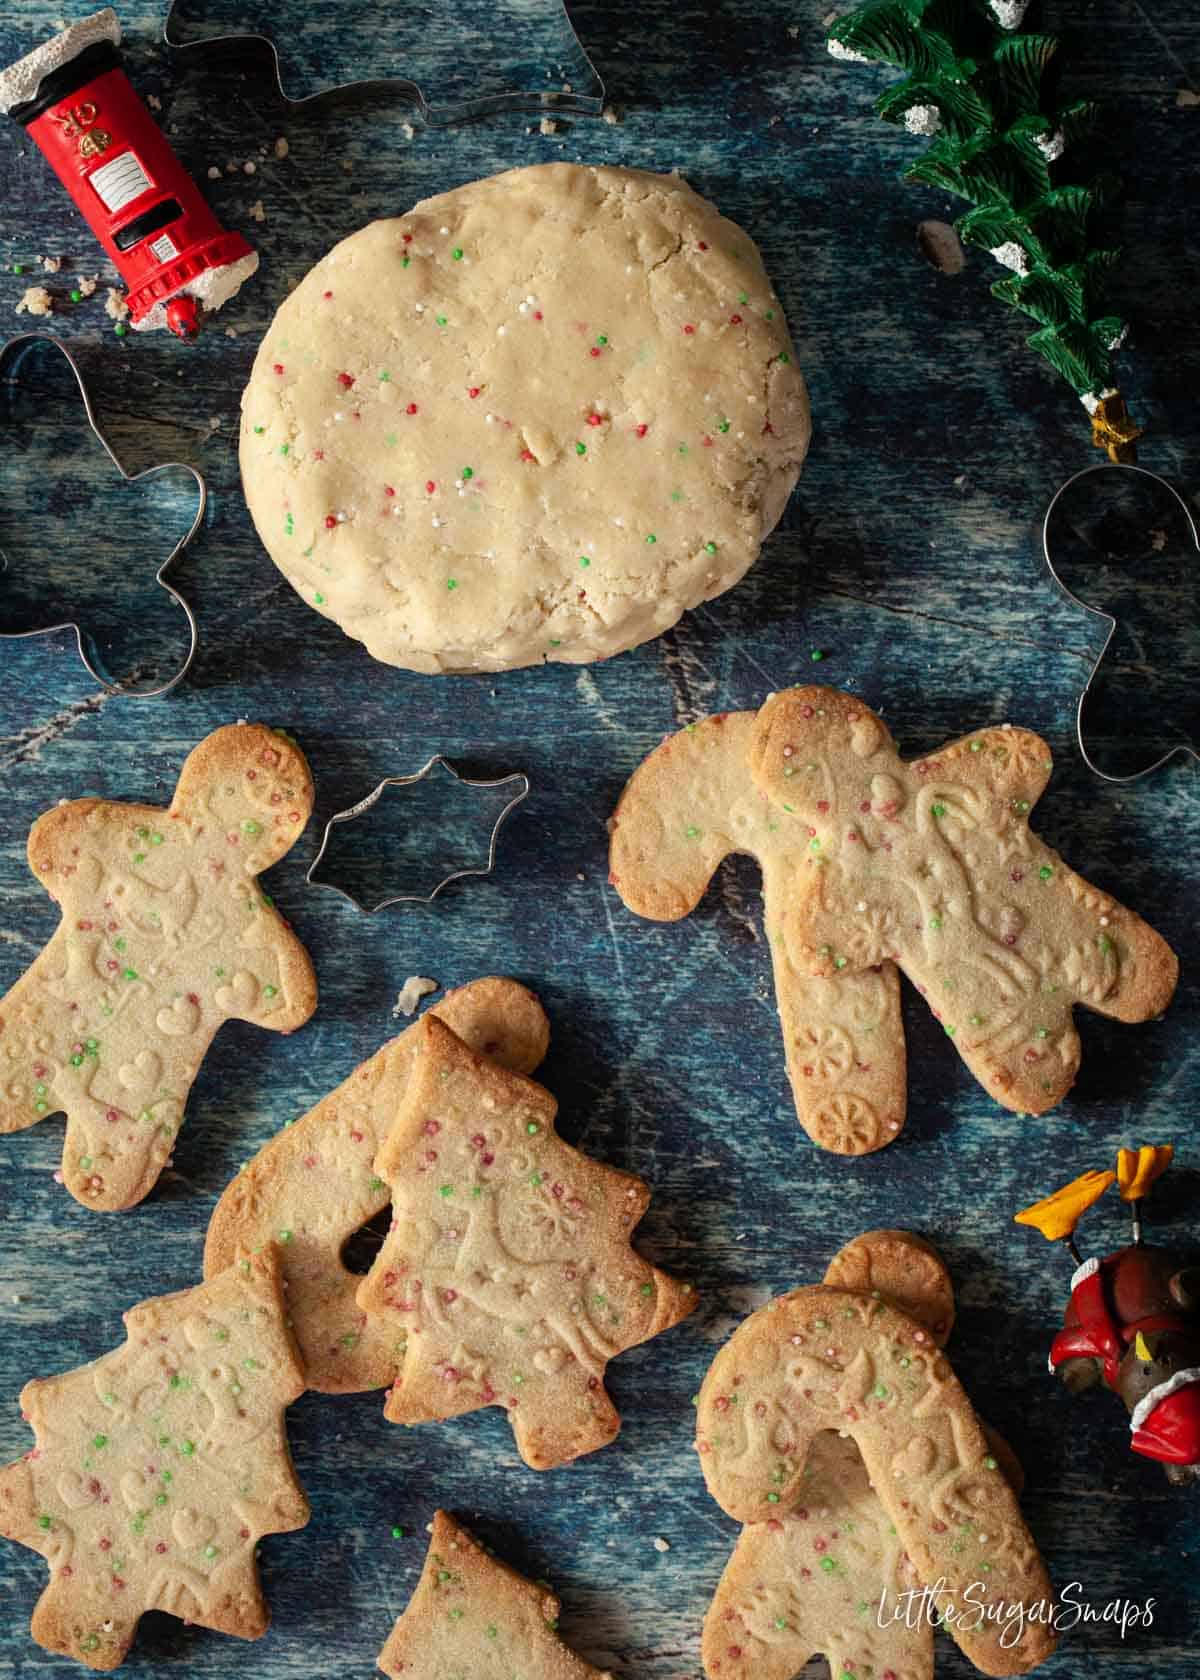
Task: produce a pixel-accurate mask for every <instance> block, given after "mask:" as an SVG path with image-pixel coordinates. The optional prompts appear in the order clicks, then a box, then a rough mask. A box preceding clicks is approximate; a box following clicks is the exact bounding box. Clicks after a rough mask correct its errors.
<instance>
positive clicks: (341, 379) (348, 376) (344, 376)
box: [338, 373, 354, 391]
mask: <svg viewBox="0 0 1200 1680" xmlns="http://www.w3.org/2000/svg"><path fill="white" fill-rule="evenodd" d="M338 384H339V385H342V386H344V387H345V388H346V390H347V391H348V390H349V389H350V387H351V385H353V384H354V375H353V374H352V373H339V374H338Z"/></svg>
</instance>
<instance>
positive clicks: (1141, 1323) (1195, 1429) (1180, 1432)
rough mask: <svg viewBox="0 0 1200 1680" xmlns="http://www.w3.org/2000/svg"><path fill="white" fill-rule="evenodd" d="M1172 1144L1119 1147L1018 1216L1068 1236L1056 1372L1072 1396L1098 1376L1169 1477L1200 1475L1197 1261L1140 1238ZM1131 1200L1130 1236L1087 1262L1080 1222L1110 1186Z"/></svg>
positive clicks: (1178, 1480)
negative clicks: (1108, 1165) (1069, 1266)
mask: <svg viewBox="0 0 1200 1680" xmlns="http://www.w3.org/2000/svg"><path fill="white" fill-rule="evenodd" d="M1173 1153H1174V1150H1173V1148H1172V1146H1171V1145H1170V1144H1164V1145H1162V1146H1159V1147H1150V1146H1146V1147H1144V1148H1141V1149H1136V1150H1134V1149H1122V1150H1120V1151H1119V1153H1118V1156H1117V1170H1116V1172H1115V1173H1114V1172H1088V1173H1084V1174H1083V1175H1082V1176H1081V1177H1079V1178H1076V1179H1073V1180H1072V1182H1071V1183H1070V1184H1067V1185H1065V1186H1064V1187H1063V1188H1062V1189H1061V1190H1057V1191H1055V1192H1054V1194H1053V1195H1051V1196H1047V1197H1046V1198H1045V1200H1044V1201H1041V1202H1036V1203H1035V1204H1034V1205H1033V1206H1032V1207H1028V1208H1025V1209H1024V1210H1023V1211H1022V1212H1021V1213H1018V1214H1017V1215H1016V1220H1017V1223H1018V1224H1019V1225H1033V1226H1035V1227H1036V1228H1037V1229H1038V1230H1039V1231H1040V1232H1041V1233H1042V1235H1043V1236H1044V1237H1046V1238H1048V1239H1049V1240H1050V1241H1052V1242H1055V1241H1059V1242H1063V1243H1065V1245H1066V1247H1067V1249H1068V1251H1069V1253H1070V1255H1071V1258H1072V1259H1073V1260H1074V1261H1075V1265H1076V1271H1075V1273H1074V1276H1073V1277H1072V1279H1071V1299H1070V1301H1069V1302H1068V1303H1067V1307H1066V1311H1065V1312H1064V1314H1063V1327H1062V1329H1061V1330H1060V1331H1059V1332H1058V1334H1057V1336H1055V1338H1054V1342H1053V1344H1052V1346H1051V1349H1050V1370H1051V1372H1057V1374H1058V1376H1059V1377H1060V1378H1061V1379H1062V1381H1063V1382H1064V1383H1065V1384H1066V1386H1067V1388H1068V1389H1069V1390H1070V1392H1071V1393H1072V1394H1081V1393H1082V1392H1083V1391H1084V1389H1087V1388H1093V1387H1094V1386H1095V1385H1096V1384H1097V1383H1102V1384H1103V1385H1104V1387H1105V1388H1108V1389H1111V1390H1112V1391H1113V1393H1114V1394H1119V1395H1120V1396H1121V1399H1122V1400H1124V1402H1125V1405H1126V1407H1127V1408H1128V1410H1129V1413H1130V1419H1129V1428H1130V1433H1131V1441H1130V1445H1131V1447H1132V1448H1133V1451H1134V1452H1135V1453H1141V1454H1142V1456H1143V1457H1144V1458H1154V1459H1157V1460H1158V1461H1159V1463H1160V1464H1162V1466H1163V1468H1164V1469H1165V1471H1166V1474H1167V1480H1168V1481H1170V1482H1172V1483H1175V1484H1182V1483H1185V1482H1195V1481H1197V1480H1200V1264H1197V1263H1196V1262H1195V1261H1190V1260H1189V1259H1188V1258H1187V1257H1186V1256H1184V1255H1182V1254H1180V1253H1179V1252H1178V1251H1177V1250H1175V1249H1168V1248H1159V1247H1157V1246H1154V1245H1152V1244H1149V1243H1145V1242H1143V1240H1142V1220H1141V1203H1142V1199H1143V1198H1144V1196H1145V1194H1146V1192H1147V1191H1148V1190H1149V1188H1150V1186H1151V1185H1152V1184H1153V1183H1154V1181H1155V1180H1156V1179H1157V1178H1159V1177H1160V1176H1161V1174H1162V1173H1164V1172H1165V1171H1166V1169H1167V1167H1168V1166H1169V1165H1170V1163H1171V1157H1172V1155H1173ZM1114 1182H1117V1183H1119V1185H1120V1190H1121V1199H1122V1201H1124V1202H1127V1203H1128V1204H1129V1208H1130V1212H1131V1215H1132V1221H1133V1241H1132V1242H1131V1243H1130V1244H1129V1245H1128V1246H1127V1247H1125V1248H1119V1249H1117V1250H1116V1251H1115V1252H1114V1253H1112V1254H1106V1255H1105V1256H1104V1258H1103V1259H1100V1260H1097V1259H1091V1260H1082V1259H1081V1257H1080V1254H1079V1250H1078V1249H1077V1248H1076V1246H1075V1239H1074V1232H1075V1227H1076V1225H1077V1224H1078V1223H1079V1220H1080V1219H1081V1218H1082V1216H1083V1215H1084V1214H1085V1213H1086V1212H1087V1210H1088V1208H1090V1207H1091V1206H1092V1205H1093V1204H1094V1203H1095V1202H1098V1201H1099V1200H1100V1197H1101V1196H1103V1195H1104V1193H1105V1191H1106V1190H1107V1189H1108V1187H1109V1185H1110V1184H1112V1183H1114Z"/></svg>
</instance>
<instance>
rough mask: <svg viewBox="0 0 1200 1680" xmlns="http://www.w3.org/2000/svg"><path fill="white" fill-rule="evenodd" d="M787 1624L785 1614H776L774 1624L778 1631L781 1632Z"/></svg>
mask: <svg viewBox="0 0 1200 1680" xmlns="http://www.w3.org/2000/svg"><path fill="white" fill-rule="evenodd" d="M787 1625H788V1620H787V1617H786V1616H776V1618H775V1626H776V1627H777V1628H778V1629H779V1631H780V1632H781V1633H782V1632H783V1631H784V1629H785V1628H786V1627H787Z"/></svg>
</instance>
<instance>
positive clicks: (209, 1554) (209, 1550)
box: [204, 1546, 217, 1558]
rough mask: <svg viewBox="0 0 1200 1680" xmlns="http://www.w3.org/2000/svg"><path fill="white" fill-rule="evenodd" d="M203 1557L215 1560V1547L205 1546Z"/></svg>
mask: <svg viewBox="0 0 1200 1680" xmlns="http://www.w3.org/2000/svg"><path fill="white" fill-rule="evenodd" d="M204 1555H205V1557H206V1558H215V1557H216V1555H217V1548H216V1547H215V1546H205V1548H204Z"/></svg>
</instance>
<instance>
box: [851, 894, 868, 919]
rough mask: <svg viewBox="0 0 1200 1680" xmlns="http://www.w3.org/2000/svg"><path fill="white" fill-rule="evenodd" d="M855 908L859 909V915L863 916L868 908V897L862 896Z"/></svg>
mask: <svg viewBox="0 0 1200 1680" xmlns="http://www.w3.org/2000/svg"><path fill="white" fill-rule="evenodd" d="M854 908H855V909H856V910H857V911H858V913H859V915H860V916H861V915H862V913H863V911H864V910H865V909H866V908H867V901H866V899H865V898H860V899H859V901H858V903H857V904H856V905H855V906H854Z"/></svg>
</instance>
